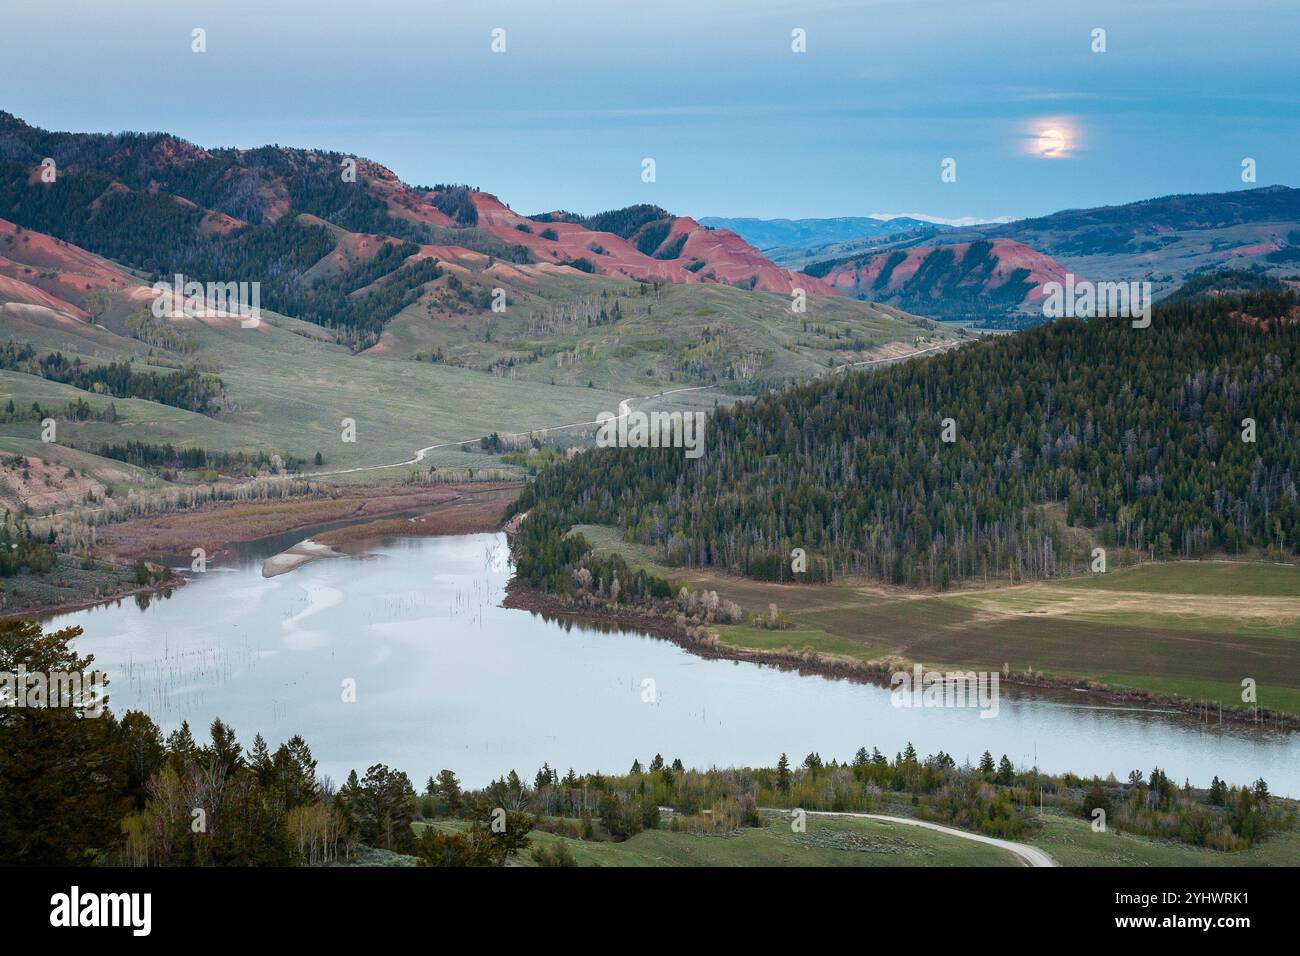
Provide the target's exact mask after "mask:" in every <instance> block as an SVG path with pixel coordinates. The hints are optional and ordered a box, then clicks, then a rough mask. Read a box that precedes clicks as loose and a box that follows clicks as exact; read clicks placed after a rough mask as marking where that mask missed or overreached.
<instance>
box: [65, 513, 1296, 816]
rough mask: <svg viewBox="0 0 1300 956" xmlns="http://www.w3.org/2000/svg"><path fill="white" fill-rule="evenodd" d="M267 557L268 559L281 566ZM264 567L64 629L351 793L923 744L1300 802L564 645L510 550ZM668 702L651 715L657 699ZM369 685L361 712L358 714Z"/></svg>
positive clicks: (402, 552) (1254, 748)
mask: <svg viewBox="0 0 1300 956" xmlns="http://www.w3.org/2000/svg"><path fill="white" fill-rule="evenodd" d="M275 545H276V546H275V547H272V546H271V545H266V546H265V547H264V548H263V552H264V553H265V552H270V551H274V550H276V548H277V547H282V546H283V545H284V542H276V543H275ZM257 557H258V553H257V550H256V549H246V550H245V551H244V552H243V554H242V563H241V565H240V566H239V567H237V568H211V569H210V570H209V571H208V572H207V573H206V574H203V575H197V576H196V580H194V581H193V582H191V583H190V584H188V585H186V586H185V587H183V588H181V589H179V590H178V591H176V592H175V593H174V594H173V596H172V597H171V598H170V599H168V600H156V601H154V602H153V603H152V604H151V605H150V606H149V607H148V608H146V609H141V608H140V607H138V606H137V605H136V603H135V602H133V601H130V600H127V601H123V602H122V603H121V604H117V605H111V606H107V607H100V608H94V609H90V610H86V611H80V612H77V613H73V614H66V615H62V616H60V617H58V618H55V619H54V621H53V623H54V624H57V625H58V626H63V625H65V624H79V625H81V626H82V627H83V628H85V636H84V637H82V638H80V640H79V646H80V649H81V651H82V652H83V653H84V652H87V651H89V652H92V653H93V654H94V655H95V658H96V663H97V666H98V667H101V668H103V669H105V670H107V671H108V672H109V675H110V679H111V681H112V683H111V686H110V697H111V704H112V707H113V709H114V711H115V712H117V713H118V714H121V713H123V712H124V711H125V710H127V709H128V708H137V709H142V710H145V711H147V712H148V713H149V714H150V715H151V716H152V717H153V718H154V720H155V721H157V722H158V723H159V724H160V725H161V726H162V727H163V730H164V732H167V731H170V730H171V729H173V728H174V727H176V726H177V725H179V723H180V720H181V718H182V717H184V718H186V719H188V720H189V722H190V726H191V728H193V730H194V731H195V736H196V737H205V736H206V728H207V725H208V724H209V723H210V722H211V721H212V718H214V717H216V716H220V717H221V718H222V719H223V720H225V721H226V722H227V723H229V724H231V725H232V726H233V727H234V728H235V730H236V731H237V732H238V734H239V738H240V740H241V741H242V742H243V743H244V744H245V746H248V745H251V743H252V739H253V735H254V734H255V733H257V732H259V731H260V732H261V733H262V735H263V736H264V737H265V738H266V739H267V741H268V742H269V743H270V744H271V745H272V747H274V746H275V745H276V744H277V743H279V742H280V741H281V740H283V739H285V738H287V737H289V736H291V735H292V734H294V733H301V734H302V735H303V736H304V737H305V738H306V739H307V741H308V743H309V744H310V745H311V747H312V750H313V751H314V753H315V754H316V756H317V758H318V760H319V761H320V770H321V771H322V772H324V773H328V774H329V775H330V776H332V777H334V779H335V780H338V781H341V780H342V779H343V778H345V777H346V775H347V773H348V771H349V770H352V769H356V770H357V771H358V773H364V772H365V769H366V767H368V766H369V765H371V764H373V763H380V762H382V763H386V764H388V765H390V766H393V767H397V768H400V769H402V770H405V771H406V772H407V773H408V774H409V775H410V777H411V779H412V781H413V782H414V783H415V784H416V786H417V788H418V789H422V788H423V782H424V780H425V778H426V777H428V776H429V775H430V774H433V773H436V772H437V771H438V770H440V769H441V768H443V767H450V768H452V769H453V770H455V771H456V773H457V774H459V775H460V777H461V779H462V781H463V782H465V783H467V784H470V785H478V784H483V783H485V782H487V781H488V780H489V779H490V778H492V777H495V776H499V775H501V774H503V773H505V772H507V771H509V770H510V769H512V768H513V769H516V770H518V771H519V772H520V774H521V775H523V776H525V778H527V779H531V777H532V774H533V773H534V772H535V771H536V769H537V768H538V767H540V766H541V765H542V762H543V761H546V762H548V763H550V764H551V765H552V766H554V767H558V768H560V771H561V772H564V771H565V770H567V769H568V768H569V767H573V768H575V769H577V770H578V771H580V772H582V771H593V770H605V771H617V772H622V771H625V770H627V768H628V767H629V766H631V764H632V760H633V758H639V759H640V760H641V762H642V763H646V762H647V761H648V760H649V759H650V758H651V757H653V756H654V755H655V754H656V753H662V754H663V755H664V757H665V759H667V760H671V759H672V758H674V757H680V758H681V760H682V761H683V763H685V764H686V765H687V766H702V767H703V766H709V765H719V766H729V765H733V764H750V765H757V764H762V765H772V764H774V763H775V762H776V759H777V757H778V755H779V754H780V753H781V752H782V751H785V752H788V753H789V754H790V755H791V758H792V759H794V760H796V761H797V760H801V759H802V757H803V755H804V754H806V753H808V752H809V751H812V750H817V751H818V752H820V753H821V754H822V756H823V757H824V758H825V759H827V760H829V759H830V758H831V757H838V758H839V759H841V760H843V759H846V758H851V757H852V755H853V753H854V751H856V750H857V748H858V747H859V746H866V747H867V748H868V749H870V748H871V747H873V746H877V747H879V748H880V749H881V751H883V752H884V753H886V754H888V755H890V756H891V757H892V756H893V754H894V753H896V752H897V751H899V750H902V749H903V748H904V747H905V746H906V744H907V742H908V741H911V742H913V743H914V744H915V746H916V748H917V750H918V751H919V752H920V753H921V754H926V753H933V752H937V751H939V750H946V751H947V752H949V753H951V754H952V755H953V756H954V757H955V758H956V759H957V761H958V763H961V762H962V761H963V760H964V759H967V758H969V759H970V760H971V761H972V762H975V761H978V759H979V756H980V754H981V753H982V752H983V751H984V750H985V749H988V750H991V751H992V752H993V754H994V756H995V757H997V756H1000V755H1001V754H1003V753H1006V754H1008V755H1009V756H1010V757H1011V759H1012V760H1013V761H1014V762H1015V763H1016V764H1017V765H1018V766H1021V765H1023V766H1032V765H1033V762H1034V759H1035V753H1036V754H1037V760H1038V765H1039V766H1040V767H1042V768H1043V769H1044V770H1048V771H1063V770H1074V771H1076V772H1080V773H1087V774H1091V773H1099V774H1102V775H1105V774H1107V773H1110V772H1112V771H1113V772H1114V773H1115V774H1116V775H1117V776H1119V777H1121V778H1122V777H1124V776H1125V775H1126V774H1127V773H1128V772H1129V771H1130V770H1133V769H1141V770H1142V771H1143V772H1144V773H1145V772H1149V771H1150V769H1151V768H1152V766H1153V765H1156V764H1159V765H1160V766H1161V767H1163V768H1164V769H1165V770H1166V771H1167V772H1168V773H1169V774H1170V775H1171V776H1172V777H1173V778H1174V779H1175V780H1177V781H1178V782H1180V783H1181V782H1182V780H1183V778H1184V777H1189V778H1191V780H1192V782H1193V783H1195V784H1198V785H1207V784H1208V783H1209V780H1210V777H1211V775H1212V774H1218V775H1219V776H1221V777H1224V778H1225V779H1227V780H1229V781H1230V782H1235V783H1243V782H1250V781H1252V780H1254V779H1255V778H1256V777H1260V776H1263V777H1264V778H1265V779H1266V780H1267V781H1268V782H1269V785H1270V787H1271V788H1272V790H1273V791H1274V792H1275V793H1285V794H1288V795H1291V796H1300V735H1288V734H1276V733H1261V732H1256V731H1253V730H1252V731H1245V730H1239V729H1236V730H1220V729H1209V730H1207V729H1203V728H1202V727H1200V726H1199V725H1197V724H1196V723H1194V722H1193V721H1191V720H1188V719H1186V718H1181V717H1171V716H1167V715H1159V714H1152V713H1144V712H1136V711H1131V710H1125V711H1120V710H1114V709H1098V708H1096V707H1091V706H1086V705H1081V704H1078V703H1075V702H1073V701H1071V700H1070V699H1068V698H1066V699H1064V700H1043V699H1032V698H1029V697H1013V696H1011V695H1010V694H1007V693H1004V694H1003V695H1002V701H1001V709H1000V713H999V715H998V716H997V717H996V718H995V719H981V718H980V717H979V715H978V712H977V711H975V710H957V709H918V710H904V709H897V708H895V707H893V706H892V705H891V703H890V694H889V692H888V690H886V689H884V688H878V687H873V686H869V685H862V684H851V683H848V682H845V681H832V680H825V679H822V678H819V677H801V676H799V675H797V674H793V673H789V672H784V671H780V670H776V669H774V668H768V667H760V666H758V665H755V664H742V663H737V662H732V661H707V660H701V659H700V658H697V657H694V656H692V655H690V654H688V653H686V652H685V651H683V650H681V649H679V648H678V647H676V646H675V645H673V644H671V643H669V642H667V641H662V640H658V639H655V638H652V637H646V636H643V635H639V634H633V633H602V632H599V631H596V630H591V629H587V628H583V627H578V626H573V627H565V626H562V625H560V624H557V623H553V622H548V621H545V620H543V619H542V618H541V617H537V616H534V615H532V614H530V613H528V612H526V611H514V610H504V609H502V608H500V607H498V606H497V605H498V604H499V603H500V601H501V599H502V596H503V592H504V588H505V585H506V583H507V581H508V580H509V578H510V566H509V561H508V553H507V550H506V543H505V537H504V535H496V534H486V535H470V536H464V537H447V538H424V539H411V540H397V541H390V542H386V543H385V544H383V545H382V546H380V547H378V548H376V549H374V551H373V552H372V553H371V554H369V555H367V556H364V557H358V558H336V559H329V560H323V561H318V562H316V563H314V564H310V565H307V566H305V567H303V568H299V569H298V570H296V571H292V572H290V573H288V574H283V575H280V576H279V577H275V578H271V579H265V578H263V577H262V576H261V564H260V561H259V560H257ZM647 678H648V679H651V680H653V681H654V683H655V691H656V698H657V699H656V700H655V702H654V703H645V702H643V700H642V682H643V681H644V680H646V679H647ZM348 680H351V681H355V687H356V700H355V702H353V703H347V702H344V700H343V689H342V688H343V683H344V682H345V681H348Z"/></svg>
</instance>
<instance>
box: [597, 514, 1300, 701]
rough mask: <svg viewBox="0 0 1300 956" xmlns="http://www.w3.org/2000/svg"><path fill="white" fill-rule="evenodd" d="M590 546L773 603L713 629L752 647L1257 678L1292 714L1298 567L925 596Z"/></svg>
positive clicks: (1262, 697) (1158, 573) (1174, 690)
mask: <svg viewBox="0 0 1300 956" xmlns="http://www.w3.org/2000/svg"><path fill="white" fill-rule="evenodd" d="M575 530H576V531H579V532H581V533H582V534H583V536H584V537H586V538H587V539H588V540H589V541H591V542H592V543H593V545H595V546H596V549H597V551H604V552H612V551H617V552H619V553H622V554H623V555H624V556H625V558H626V559H627V560H628V561H629V563H630V564H632V565H633V566H634V567H638V568H644V569H646V570H647V571H650V572H651V573H655V574H658V575H660V576H663V577H666V578H668V579H669V580H677V581H681V582H682V583H685V584H688V585H689V586H690V587H691V588H693V589H698V588H710V589H713V590H716V591H717V592H718V593H719V595H721V596H722V597H726V598H730V599H731V600H733V601H736V602H737V603H739V604H740V605H741V606H742V608H744V610H745V612H746V616H747V617H749V616H750V615H753V614H765V613H766V612H767V606H768V603H769V602H774V603H776V604H777V605H778V606H779V607H780V608H781V610H783V611H785V613H786V614H787V616H788V617H789V619H790V621H791V624H792V625H793V627H792V629H790V630H786V631H764V630H759V629H754V628H750V627H747V626H722V627H718V628H715V630H716V631H717V633H718V635H719V637H720V639H721V640H722V641H723V642H724V643H731V644H734V646H736V647H740V648H745V649H748V650H755V649H757V650H777V649H786V650H790V651H794V652H798V651H801V650H803V649H804V648H812V649H813V650H814V651H817V652H820V653H823V654H828V655H834V656H837V657H846V658H851V659H857V660H862V661H869V662H879V661H881V660H882V659H884V658H888V657H894V658H903V659H906V660H909V661H916V662H919V663H921V664H925V665H933V666H938V667H961V668H973V669H979V670H1001V668H1002V667H1003V665H1004V664H1005V665H1006V666H1007V667H1008V668H1009V669H1010V670H1011V671H1012V672H1017V673H1023V672H1026V671H1029V670H1033V671H1034V672H1035V673H1042V674H1047V675H1051V676H1055V677H1060V678H1064V679H1080V680H1094V681H1098V682H1100V683H1104V684H1108V685H1112V686H1114V687H1117V688H1140V689H1143V690H1146V691H1150V692H1153V693H1158V694H1165V695H1177V696H1181V697H1186V698H1188V699H1191V700H1197V701H1200V700H1204V701H1205V702H1206V703H1207V705H1208V706H1211V707H1216V708H1217V705H1218V704H1223V705H1224V706H1234V705H1235V706H1241V705H1242V701H1241V693H1242V688H1241V682H1242V680H1243V679H1245V678H1251V679H1253V680H1255V681H1256V683H1257V688H1258V703H1259V705H1260V706H1261V707H1264V708H1268V709H1274V710H1282V711H1285V712H1288V713H1300V645H1298V644H1297V642H1298V641H1300V567H1297V566H1294V565H1272V564H1265V563H1247V562H1228V561H1188V562H1171V563H1162V564H1150V565H1141V566H1138V567H1134V568H1130V569H1126V570H1122V571H1115V572H1111V573H1108V574H1106V575H1104V576H1101V575H1097V576H1091V577H1086V578H1073V579H1066V580H1063V581H1052V582H1037V583H1034V584H1026V585H1017V586H1014V587H993V588H988V589H984V590H976V591H960V592H951V593H941V594H939V593H925V592H916V591H906V590H902V589H889V588H881V587H878V586H875V585H872V584H869V583H866V582H860V581H850V580H840V581H837V582H836V583H833V584H830V585H779V584H767V583H762V582H757V581H751V580H748V579H744V578H740V577H738V576H735V575H727V574H721V573H717V572H710V571H698V570H687V569H681V568H669V567H666V566H664V565H663V564H661V563H659V562H658V561H657V560H656V558H657V556H656V554H655V553H654V551H653V549H650V548H647V547H644V546H642V545H638V544H630V543H627V542H624V541H623V540H622V539H621V536H620V535H619V533H618V532H617V531H616V530H615V529H612V528H603V527H599V526H594V525H581V526H579V527H578V528H576V529H575Z"/></svg>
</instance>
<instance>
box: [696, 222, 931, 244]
mask: <svg viewBox="0 0 1300 956" xmlns="http://www.w3.org/2000/svg"><path fill="white" fill-rule="evenodd" d="M700 224H701V225H704V226H709V227H710V228H713V229H730V230H731V231H732V232H734V233H736V234H737V235H739V236H740V237H741V238H743V239H744V240H745V241H746V242H748V243H750V244H751V245H753V246H755V247H757V248H759V249H763V250H768V249H780V248H784V247H796V246H825V245H828V244H830V243H836V242H851V241H853V240H855V239H869V238H875V237H877V236H892V235H895V234H896V233H901V232H915V231H917V230H924V231H927V232H937V231H939V230H941V229H945V228H947V227H946V226H942V225H939V224H936V223H932V222H927V221H925V220H921V219H911V218H908V217H906V216H899V217H896V218H893V219H877V218H876V217H874V216H841V217H838V218H834V219H753V218H738V219H729V218H725V217H722V216H704V217H703V218H701V219H700Z"/></svg>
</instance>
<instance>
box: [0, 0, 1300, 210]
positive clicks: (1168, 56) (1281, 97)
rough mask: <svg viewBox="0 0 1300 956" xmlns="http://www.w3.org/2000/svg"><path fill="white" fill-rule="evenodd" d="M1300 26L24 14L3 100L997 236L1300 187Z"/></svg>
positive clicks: (289, 10) (463, 1)
mask: <svg viewBox="0 0 1300 956" xmlns="http://www.w3.org/2000/svg"><path fill="white" fill-rule="evenodd" d="M196 28H201V29H203V30H204V31H206V46H207V50H206V52H204V53H195V52H193V51H192V31H193V30H194V29H196ZM495 29H502V30H504V31H505V34H504V37H505V51H504V52H502V53H494V52H493V50H492V31H493V30H495ZM1097 29H1101V30H1104V31H1105V38H1104V39H1105V52H1104V53H1103V52H1094V46H1096V45H1097V40H1096V39H1095V38H1094V31H1095V30H1097ZM795 30H802V31H804V36H805V37H806V52H802V53H796V52H794V51H793V49H792V44H793V42H794V41H793V39H792V31H795ZM1297 37H1300V0H1212V2H1207V0H1121V2H1114V0H1089V2H1080V0H857V2H848V0H799V2H795V0H635V2H633V0H366V2H364V3H361V2H354V0H352V2H338V0H219V2H209V0H115V2H113V3H104V2H103V0H61V2H59V3H57V4H54V3H51V2H50V0H0V109H4V110H7V111H9V112H11V113H14V114H15V115H17V116H19V117H21V118H23V119H24V120H26V121H27V122H29V123H32V124H33V125H36V126H41V127H44V128H47V129H66V130H78V131H99V132H110V131H118V130H127V129H129V130H164V131H167V132H170V133H174V134H176V135H179V136H181V137H183V138H185V139H188V140H190V141H192V142H196V143H198V144H200V145H204V146H240V147H251V146H258V145H263V144H265V143H279V144H281V145H292V146H304V147H313V146H314V147H321V148H328V149H337V150H339V151H342V152H345V153H349V154H353V155H358V156H365V157H368V158H370V159H373V160H375V161H377V162H380V163H382V164H384V165H385V166H388V167H389V168H391V169H393V170H394V171H395V172H396V173H397V174H398V175H399V176H401V178H402V179H404V180H405V181H407V182H409V183H413V184H417V185H432V184H434V183H439V182H464V183H469V184H471V185H476V186H479V187H481V188H482V189H485V190H487V191H488V192H491V193H494V194H495V195H497V196H499V197H500V198H501V199H502V200H503V201H504V202H506V203H508V204H510V206H511V207H512V208H514V209H515V210H517V211H519V212H523V213H537V212H544V211H549V210H555V209H567V210H572V211H575V212H579V213H592V212H597V211H600V210H604V209H611V208H617V207H621V206H626V205H629V204H632V203H637V202H653V203H657V204H658V205H660V206H663V207H665V208H667V209H670V210H672V211H673V212H675V213H678V214H683V215H691V216H695V217H697V218H698V217H702V216H709V215H714V216H756V217H761V218H781V217H788V218H801V217H827V216H862V215H872V214H882V213H884V214H920V215H925V216H929V217H935V218H940V219H962V218H967V217H973V218H977V219H991V218H1000V217H1021V216H1030V215H1040V214H1045V213H1048V212H1053V211H1056V210H1058V209H1064V208H1078V207H1086V206H1097V205H1108V204H1115V203H1122V202H1130V201H1134V200H1138V199H1145V198H1149V197H1153V196H1162V195H1168V194H1171V193H1181V192H1221V191H1227V190H1232V189H1243V188H1250V187H1251V186H1253V185H1268V184H1271V183H1283V184H1286V185H1291V186H1300V122H1298V121H1300V56H1298V55H1297V54H1296V51H1295V43H1296V38H1297ZM646 158H652V159H654V161H655V180H654V182H644V181H643V177H642V169H643V160H644V159H646ZM1246 158H1250V159H1253V160H1254V161H1255V169H1256V176H1257V181H1256V182H1255V183H1243V181H1242V161H1243V160H1244V159H1246ZM945 160H955V165H954V166H951V167H949V168H950V169H953V170H955V178H953V177H951V176H950V177H949V178H950V179H952V181H944V177H943V176H942V173H943V171H944V161H945Z"/></svg>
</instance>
